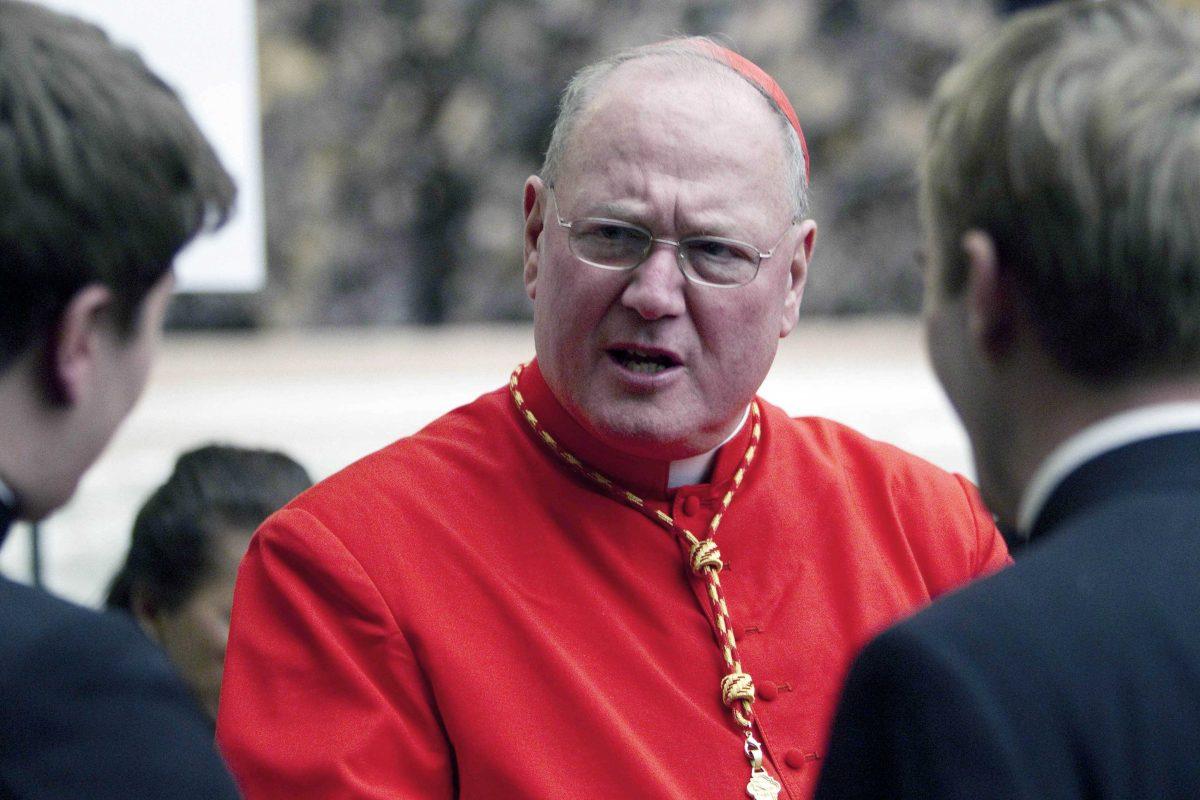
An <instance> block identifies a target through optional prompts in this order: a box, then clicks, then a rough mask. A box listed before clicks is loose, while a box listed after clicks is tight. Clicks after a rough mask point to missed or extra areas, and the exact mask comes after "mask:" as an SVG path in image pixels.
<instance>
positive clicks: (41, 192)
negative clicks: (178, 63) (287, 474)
mask: <svg viewBox="0 0 1200 800" xmlns="http://www.w3.org/2000/svg"><path fill="white" fill-rule="evenodd" d="M233 197H234V187H233V183H232V181H231V179H230V177H229V175H228V174H227V173H226V172H225V170H224V169H223V168H222V166H221V164H220V162H219V161H218V159H217V157H216V155H215V154H214V153H213V151H212V148H211V147H210V146H209V144H208V142H207V141H205V139H204V136H203V135H202V134H201V133H200V131H199V129H198V128H197V127H196V125H195V123H194V122H193V120H192V119H191V117H190V116H189V115H188V113H187V111H186V110H185V109H184V107H183V105H182V104H181V103H180V101H179V98H178V97H177V96H176V95H175V93H174V92H173V91H172V90H171V89H170V88H169V87H168V86H167V85H166V84H164V83H163V82H162V81H161V80H160V79H159V78H158V77H156V76H155V75H154V74H153V73H152V72H151V71H150V70H149V69H147V67H146V66H145V64H143V63H142V61H141V59H140V58H139V57H138V56H137V55H136V54H134V53H133V52H131V51H129V50H125V49H122V48H119V47H116V46H115V45H113V44H112V43H111V42H110V41H109V39H108V38H107V36H105V34H104V33H103V32H102V31H101V30H100V29H99V28H96V27H95V26H92V25H89V24H86V23H84V22H81V21H79V20H77V19H74V18H71V17H67V16H63V15H61V14H57V13H54V12H51V11H48V10H46V9H43V8H40V7H38V6H34V5H30V4H27V3H23V2H14V0H0V372H2V371H4V370H5V369H7V367H8V366H9V365H10V364H11V363H12V361H13V360H14V359H15V358H16V357H17V356H18V355H19V354H20V353H22V352H24V351H25V350H26V349H27V348H28V347H30V346H31V345H33V344H35V343H36V342H37V341H38V340H39V339H41V338H42V337H44V336H45V335H46V333H47V331H48V328H49V326H51V325H52V324H53V323H54V320H55V319H56V318H57V316H58V314H59V313H60V312H61V310H62V308H63V307H64V305H65V304H66V302H67V300H69V299H70V297H71V296H73V295H74V294H75V293H76V292H77V291H78V290H79V289H80V288H82V287H83V286H86V285H88V284H91V283H101V284H104V285H106V286H107V287H108V288H109V289H110V290H111V291H112V292H113V295H114V297H115V303H114V312H115V313H114V321H115V322H116V324H117V325H118V328H119V330H121V331H127V330H129V329H130V327H131V326H132V322H133V320H134V319H135V318H136V315H137V311H138V309H139V307H140V304H141V301H142V300H143V298H144V297H145V295H146V293H147V292H148V291H149V289H150V288H151V287H152V286H153V285H154V284H155V283H156V282H157V281H158V280H159V279H160V278H161V277H162V276H163V275H164V274H165V273H166V272H167V271H168V270H169V269H170V268H171V263H172V260H173V259H174V257H175V255H176V253H178V251H179V250H180V249H181V248H182V247H183V246H184V245H185V244H186V243H187V242H188V241H189V240H191V238H192V237H193V236H195V235H196V234H197V233H198V232H200V231H201V230H202V229H204V228H205V227H216V226H218V225H220V224H221V223H222V222H224V220H225V219H226V217H227V216H228V214H229V212H230V208H231V205H232V202H233Z"/></svg>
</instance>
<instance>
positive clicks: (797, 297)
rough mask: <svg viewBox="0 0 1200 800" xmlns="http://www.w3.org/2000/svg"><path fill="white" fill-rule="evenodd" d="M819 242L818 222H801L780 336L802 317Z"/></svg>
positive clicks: (789, 277)
mask: <svg viewBox="0 0 1200 800" xmlns="http://www.w3.org/2000/svg"><path fill="white" fill-rule="evenodd" d="M816 244H817V223H816V222H814V221H813V220H811V219H806V220H804V221H803V222H801V223H800V240H799V241H798V242H797V244H796V250H795V253H794V254H793V255H792V263H791V266H790V267H789V268H788V289H787V294H786V295H784V298H783V317H782V319H781V320H780V324H779V338H780V339H782V338H783V337H785V336H787V335H788V334H789V333H791V332H792V329H793V328H795V327H796V322H797V321H799V319H800V301H801V300H803V299H804V283H805V281H807V280H808V264H809V262H810V261H811V260H812V254H813V248H814V247H816Z"/></svg>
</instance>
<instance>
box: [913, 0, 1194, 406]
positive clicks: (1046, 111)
mask: <svg viewBox="0 0 1200 800" xmlns="http://www.w3.org/2000/svg"><path fill="white" fill-rule="evenodd" d="M922 173H923V174H922V190H921V203H922V210H923V214H924V217H925V221H926V223H927V225H928V226H929V230H930V231H931V233H932V238H933V243H934V246H935V247H936V248H937V251H938V253H937V257H938V259H939V261H940V262H941V265H942V266H941V276H940V287H938V288H939V289H940V290H941V291H944V292H948V293H952V294H953V293H957V292H958V291H960V290H961V288H962V286H963V283H964V278H965V264H964V262H963V258H962V251H961V244H960V242H961V238H962V235H963V234H964V233H965V232H966V231H968V230H970V229H973V228H978V229H981V230H983V231H985V232H987V233H988V234H989V235H990V236H991V237H992V238H993V240H994V241H995V243H996V248H997V253H998V256H999V260H1000V264H1001V268H1002V270H1004V273H1005V274H1006V275H1008V276H1011V278H1012V279H1013V281H1014V285H1015V286H1017V287H1018V290H1019V292H1020V296H1021V297H1022V298H1023V301H1024V304H1025V307H1026V310H1027V311H1028V313H1029V314H1030V316H1031V318H1032V319H1033V321H1034V324H1035V325H1036V326H1037V329H1038V333H1039V336H1040V338H1041V341H1042V343H1043V345H1044V346H1046V348H1047V350H1048V352H1049V353H1050V354H1051V355H1052V356H1053V357H1054V358H1055V359H1056V361H1057V363H1058V364H1059V365H1060V366H1061V367H1062V368H1064V369H1065V370H1067V371H1068V372H1070V373H1072V374H1075V375H1076V376H1078V377H1081V378H1084V379H1087V380H1090V381H1093V382H1111V381H1117V380H1125V379H1130V378H1134V377H1136V376H1138V375H1143V374H1148V373H1154V374H1161V373H1175V372H1180V371H1183V370H1187V369H1194V368H1196V366H1197V365H1200V40H1198V39H1197V38H1196V36H1195V31H1194V30H1190V29H1189V27H1188V25H1186V24H1184V21H1183V20H1181V19H1179V18H1177V17H1176V16H1174V15H1172V14H1169V13H1167V12H1165V11H1163V10H1160V9H1157V8H1155V6H1154V5H1152V4H1151V3H1149V2H1143V0H1112V1H1108V0H1102V1H1101V2H1095V1H1094V0H1089V1H1088V2H1072V3H1063V4H1060V5H1057V6H1054V7H1051V8H1048V9H1043V10H1039V11H1035V12H1030V13H1027V14H1023V15H1019V16H1018V17H1016V18H1015V19H1014V20H1013V21H1012V22H1010V23H1009V24H1008V25H1007V26H1006V27H1005V28H1004V29H1003V30H1002V31H1001V32H1000V34H999V35H998V36H997V37H995V38H994V40H992V41H991V42H990V43H989V44H988V45H987V46H986V47H984V48H983V49H982V50H981V51H980V52H979V53H977V54H976V55H975V56H974V57H972V58H970V59H968V60H967V61H966V62H965V63H963V64H962V65H960V66H959V67H957V68H956V69H955V70H953V71H952V72H951V73H950V74H948V75H947V76H946V77H945V78H944V79H943V81H942V83H941V84H940V86H939V89H938V91H937V94H936V96H935V99H934V103H933V109H932V113H931V117H930V123H929V134H928V146H927V149H926V154H925V157H924V163H923V165H922Z"/></svg>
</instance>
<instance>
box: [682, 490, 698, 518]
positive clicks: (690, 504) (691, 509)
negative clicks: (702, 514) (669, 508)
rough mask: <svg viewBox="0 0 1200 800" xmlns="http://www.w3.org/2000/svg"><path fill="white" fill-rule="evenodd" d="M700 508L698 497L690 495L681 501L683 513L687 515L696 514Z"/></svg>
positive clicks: (692, 515)
mask: <svg viewBox="0 0 1200 800" xmlns="http://www.w3.org/2000/svg"><path fill="white" fill-rule="evenodd" d="M699 510H700V498H699V497H696V495H692V496H691V497H688V498H687V499H685V500H684V501H683V513H685V514H687V515H688V516H689V517H694V516H696V512H698V511H699Z"/></svg>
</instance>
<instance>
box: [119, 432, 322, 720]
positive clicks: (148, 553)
mask: <svg viewBox="0 0 1200 800" xmlns="http://www.w3.org/2000/svg"><path fill="white" fill-rule="evenodd" d="M311 485H312V479H311V478H309V476H308V473H307V472H305V470H304V467H302V466H300V465H299V464H298V463H296V462H295V461H293V460H292V459H291V458H289V457H288V456H286V455H284V454H283V453H277V452H273V451H270V450H251V449H246V448H243V447H233V446H229V445H208V446H206V447H201V448H199V449H196V450H192V451H189V452H187V453H184V454H183V455H181V456H180V457H179V460H178V461H176V462H175V469H174V470H173V471H172V473H171V477H170V478H168V479H167V482H166V483H164V484H163V485H162V486H160V487H159V488H158V489H156V490H155V492H154V494H152V495H150V498H149V499H148V500H147V501H146V503H145V504H144V505H143V506H142V508H141V510H140V511H138V514H137V518H136V519H135V520H134V523H133V535H132V537H131V541H130V544H129V553H128V555H126V557H125V563H124V564H123V565H122V566H121V569H120V570H119V571H118V572H117V574H116V575H115V576H114V578H113V581H112V584H111V586H110V587H109V590H108V598H107V600H106V601H105V605H107V606H108V607H109V608H116V609H121V610H123V611H125V612H127V613H128V614H131V615H132V616H133V617H134V619H136V620H137V622H138V624H139V625H140V626H141V627H142V630H144V631H145V632H146V634H147V635H148V636H150V638H152V639H154V641H156V642H158V644H159V645H161V646H162V648H163V650H165V651H166V653H167V657H168V658H170V659H171V662H172V663H173V664H175V666H176V668H178V670H179V672H180V674H181V675H182V676H183V679H184V681H185V682H186V683H187V684H188V686H189V687H190V688H191V690H192V693H193V694H194V695H195V696H196V699H197V700H198V701H199V703H200V704H201V706H202V707H203V708H204V711H205V712H206V713H207V714H208V715H209V716H210V717H211V719H212V720H213V722H214V723H215V722H216V718H217V700H218V699H219V697H220V694H221V673H222V671H223V668H224V664H225V642H226V640H227V639H228V638H229V611H230V607H231V606H232V605H233V583H234V579H235V578H236V577H237V568H238V564H239V563H240V562H241V560H242V556H244V555H245V553H246V546H247V545H248V544H249V543H250V536H251V535H252V534H253V533H254V529H255V528H257V527H258V526H259V525H261V524H262V521H263V520H265V519H266V518H267V517H268V516H269V515H270V514H271V513H272V512H273V511H276V510H277V509H280V508H282V507H283V506H284V505H285V504H286V503H287V502H288V501H289V500H291V499H292V498H293V497H295V496H296V495H298V494H300V493H301V492H303V491H304V490H305V489H307V488H308V487H309V486H311Z"/></svg>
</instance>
